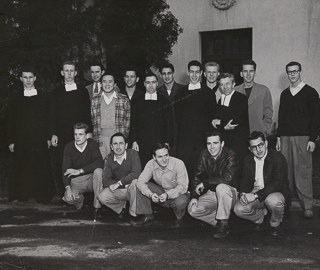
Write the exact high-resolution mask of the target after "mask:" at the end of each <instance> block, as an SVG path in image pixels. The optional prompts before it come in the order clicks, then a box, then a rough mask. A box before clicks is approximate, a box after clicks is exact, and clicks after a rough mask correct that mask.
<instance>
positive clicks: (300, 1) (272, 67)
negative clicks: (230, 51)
mask: <svg viewBox="0 0 320 270" xmlns="http://www.w3.org/2000/svg"><path fill="white" fill-rule="evenodd" d="M167 3H168V4H169V5H170V10H171V12H172V13H173V14H174V15H175V16H176V18H177V19H178V20H179V24H180V25H181V26H182V27H183V29H184V31H183V33H182V34H181V35H180V36H179V39H178V43H177V44H176V45H175V47H174V48H173V55H172V56H171V57H170V59H169V60H170V61H171V62H172V63H173V64H174V65H175V67H176V80H177V81H179V82H181V83H187V81H188V80H187V76H186V69H187V68H186V66H187V63H188V62H189V61H190V60H191V59H197V60H200V59H201V46H200V44H201V43H200V32H202V31H214V30H226V29H236V28H249V27H250V28H253V52H252V54H253V59H254V60H255V61H256V62H257V65H258V69H257V76H256V82H259V83H262V84H265V85H267V86H268V87H269V88H270V90H271V92H272V96H273V100H274V110H275V113H274V118H275V120H276V118H277V114H278V107H279V98H280V93H281V91H282V90H283V89H284V88H286V87H287V86H288V80H287V77H286V75H285V65H286V64H287V63H288V62H290V61H293V60H294V61H298V62H300V63H301V64H302V67H303V75H302V76H303V80H304V81H305V82H306V83H308V84H310V85H311V86H313V87H314V88H316V89H317V90H318V92H319V90H320V55H319V47H320V34H319V32H320V15H319V14H320V1H319V0H237V1H236V3H235V5H234V6H233V7H231V8H230V9H229V10H226V11H221V10H218V9H216V8H215V7H214V6H213V5H212V3H211V0H167Z"/></svg>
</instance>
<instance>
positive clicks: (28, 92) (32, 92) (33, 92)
mask: <svg viewBox="0 0 320 270" xmlns="http://www.w3.org/2000/svg"><path fill="white" fill-rule="evenodd" d="M37 94H38V92H37V89H35V88H33V89H30V90H26V89H24V91H23V95H24V96H25V97H33V96H36V95H37Z"/></svg>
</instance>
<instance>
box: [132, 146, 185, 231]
mask: <svg viewBox="0 0 320 270" xmlns="http://www.w3.org/2000/svg"><path fill="white" fill-rule="evenodd" d="M152 155H153V158H152V159H151V160H150V161H149V162H148V163H147V165H146V166H145V168H144V170H143V172H142V173H141V175H140V176H139V178H138V180H134V181H133V182H132V184H131V187H130V196H131V201H132V205H135V206H136V209H134V208H132V207H131V211H130V214H131V215H132V216H137V215H145V216H144V217H143V218H142V219H140V220H138V221H131V224H132V225H133V226H136V227H142V226H148V225H151V224H153V223H154V217H153V215H152V208H151V201H152V202H154V203H157V204H161V205H162V206H163V207H166V208H172V209H173V212H174V214H175V216H176V220H175V224H174V227H176V228H178V227H180V226H182V225H183V223H184V221H183V217H184V214H185V212H186V208H187V205H188V202H189V196H188V193H187V189H188V183H189V179H188V174H187V170H186V167H185V166H184V164H183V162H182V161H181V160H179V159H177V158H174V157H170V156H169V149H168V146H167V145H166V144H164V143H156V144H155V146H154V148H153V154H152ZM151 179H152V180H153V181H150V180H151Z"/></svg>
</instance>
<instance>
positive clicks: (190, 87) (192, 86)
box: [188, 82, 201, 90]
mask: <svg viewBox="0 0 320 270" xmlns="http://www.w3.org/2000/svg"><path fill="white" fill-rule="evenodd" d="M200 88H201V84H200V82H198V83H196V84H192V83H189V85H188V90H196V89H200Z"/></svg>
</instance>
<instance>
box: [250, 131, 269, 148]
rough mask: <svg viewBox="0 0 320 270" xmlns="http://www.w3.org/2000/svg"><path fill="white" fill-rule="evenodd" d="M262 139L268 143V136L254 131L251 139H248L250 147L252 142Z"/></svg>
mask: <svg viewBox="0 0 320 270" xmlns="http://www.w3.org/2000/svg"><path fill="white" fill-rule="evenodd" d="M259 138H261V140H263V141H264V142H265V141H266V136H264V134H263V133H262V132H261V131H252V132H251V134H250V135H249V137H248V138H247V141H248V145H250V141H253V140H256V139H259Z"/></svg>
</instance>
